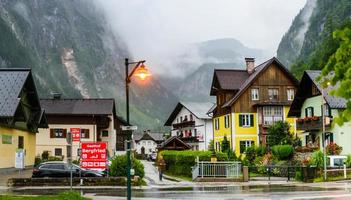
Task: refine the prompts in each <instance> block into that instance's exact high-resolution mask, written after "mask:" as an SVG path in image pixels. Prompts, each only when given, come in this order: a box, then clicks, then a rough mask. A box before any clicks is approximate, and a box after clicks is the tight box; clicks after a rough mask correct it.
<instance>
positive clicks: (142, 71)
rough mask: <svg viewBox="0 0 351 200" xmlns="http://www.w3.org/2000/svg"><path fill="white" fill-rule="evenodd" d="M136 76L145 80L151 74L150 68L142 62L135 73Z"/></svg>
mask: <svg viewBox="0 0 351 200" xmlns="http://www.w3.org/2000/svg"><path fill="white" fill-rule="evenodd" d="M134 76H137V77H139V78H140V79H141V80H145V79H146V78H147V77H149V76H151V73H150V72H149V70H148V69H147V68H146V67H145V65H144V64H142V65H141V66H140V67H139V68H138V69H137V70H136V71H135V73H134Z"/></svg>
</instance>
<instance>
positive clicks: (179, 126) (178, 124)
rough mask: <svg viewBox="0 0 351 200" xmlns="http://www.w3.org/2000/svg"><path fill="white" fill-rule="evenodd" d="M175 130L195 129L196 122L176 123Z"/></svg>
mask: <svg viewBox="0 0 351 200" xmlns="http://www.w3.org/2000/svg"><path fill="white" fill-rule="evenodd" d="M172 126H173V128H174V129H180V128H186V127H193V126H195V121H185V120H184V121H182V122H180V123H176V124H173V125H172Z"/></svg>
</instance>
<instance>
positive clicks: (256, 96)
mask: <svg viewBox="0 0 351 200" xmlns="http://www.w3.org/2000/svg"><path fill="white" fill-rule="evenodd" d="M251 100H253V101H257V100H260V95H259V90H258V88H252V89H251Z"/></svg>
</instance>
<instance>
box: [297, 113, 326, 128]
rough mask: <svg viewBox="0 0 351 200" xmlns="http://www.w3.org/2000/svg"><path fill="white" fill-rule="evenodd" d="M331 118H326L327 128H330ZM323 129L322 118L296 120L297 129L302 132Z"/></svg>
mask: <svg viewBox="0 0 351 200" xmlns="http://www.w3.org/2000/svg"><path fill="white" fill-rule="evenodd" d="M331 121H332V120H331V118H330V117H326V118H325V127H330V125H331ZM322 128H323V121H322V117H318V116H314V117H306V118H299V119H297V120H296V129H297V130H302V131H319V130H322Z"/></svg>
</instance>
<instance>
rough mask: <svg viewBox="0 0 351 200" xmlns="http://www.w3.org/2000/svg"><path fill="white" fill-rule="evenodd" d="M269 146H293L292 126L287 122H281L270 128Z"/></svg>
mask: <svg viewBox="0 0 351 200" xmlns="http://www.w3.org/2000/svg"><path fill="white" fill-rule="evenodd" d="M267 132H268V136H267V144H268V145H269V146H270V147H272V146H274V145H281V144H292V143H293V140H294V138H293V135H292V134H291V133H290V125H289V123H287V122H283V121H279V122H277V123H275V124H274V125H272V126H270V127H269V128H268V131H267Z"/></svg>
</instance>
